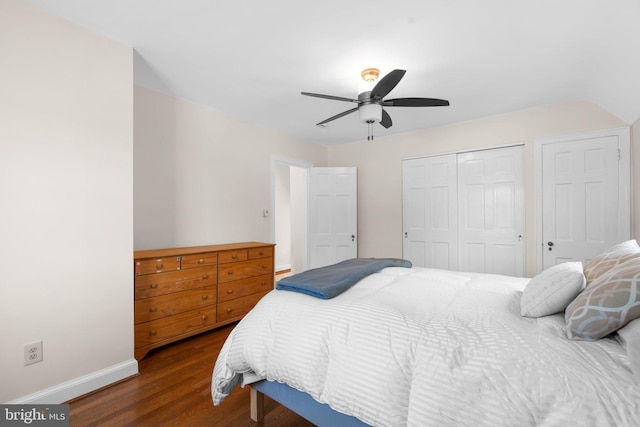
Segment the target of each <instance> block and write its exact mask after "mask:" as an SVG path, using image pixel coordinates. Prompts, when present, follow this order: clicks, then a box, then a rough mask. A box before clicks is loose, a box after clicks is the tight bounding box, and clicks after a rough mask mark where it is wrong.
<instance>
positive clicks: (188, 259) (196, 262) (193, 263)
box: [182, 252, 218, 269]
mask: <svg viewBox="0 0 640 427" xmlns="http://www.w3.org/2000/svg"><path fill="white" fill-rule="evenodd" d="M216 264H218V253H217V252H208V253H204V254H194V255H185V256H183V257H182V268H183V269H185V268H194V267H204V266H205V265H216Z"/></svg>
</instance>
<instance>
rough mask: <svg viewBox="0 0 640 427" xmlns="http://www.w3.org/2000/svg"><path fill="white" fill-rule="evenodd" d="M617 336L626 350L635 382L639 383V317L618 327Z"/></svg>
mask: <svg viewBox="0 0 640 427" xmlns="http://www.w3.org/2000/svg"><path fill="white" fill-rule="evenodd" d="M618 336H619V337H620V341H621V342H622V345H623V346H624V348H625V349H626V350H627V356H629V362H631V371H633V374H634V375H635V377H636V382H637V383H638V384H640V319H635V320H632V321H631V322H629V323H627V324H626V325H625V326H624V327H622V328H620V329H618Z"/></svg>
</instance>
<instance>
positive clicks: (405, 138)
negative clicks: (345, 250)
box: [329, 102, 627, 275]
mask: <svg viewBox="0 0 640 427" xmlns="http://www.w3.org/2000/svg"><path fill="white" fill-rule="evenodd" d="M425 114H428V111H425ZM398 120H399V118H398ZM625 125H627V124H626V123H624V122H623V121H621V120H620V119H618V118H617V117H615V116H613V115H611V114H610V113H608V112H606V111H605V110H603V109H601V108H600V107H598V106H596V105H594V104H591V103H588V102H571V103H563V104H554V105H546V106H541V107H537V108H531V109H527V110H522V111H515V112H512V113H508V114H502V115H497V116H491V117H486V118H482V119H478V120H472V121H467V122H461V123H454V124H451V125H447V126H439V127H434V128H429V129H423V130H419V131H415V132H410V133H405V134H400V135H393V136H389V137H385V138H379V139H378V138H376V139H375V140H374V141H362V142H357V143H353V144H347V145H342V146H332V147H329V164H330V165H331V166H356V167H358V236H359V247H358V251H359V252H358V254H359V256H361V257H383V256H392V257H400V256H402V180H401V161H402V159H403V158H407V157H412V156H421V155H428V154H437V153H447V152H455V151H464V150H469V149H475V148H482V147H492V146H499V145H504V144H511V143H516V142H523V143H524V144H525V157H526V162H525V188H526V194H525V197H526V212H525V216H526V239H527V241H526V260H527V274H528V275H532V274H533V272H534V270H535V252H534V249H535V248H534V241H535V235H534V217H535V211H534V205H533V200H534V197H533V140H534V139H536V138H540V137H545V136H554V135H564V134H572V133H578V132H585V131H588V130H594V129H607V128H615V127H620V126H625ZM363 132H364V127H363Z"/></svg>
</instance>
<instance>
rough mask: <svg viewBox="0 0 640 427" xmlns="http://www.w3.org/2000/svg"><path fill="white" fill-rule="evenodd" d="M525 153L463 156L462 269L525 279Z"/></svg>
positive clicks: (489, 152)
mask: <svg viewBox="0 0 640 427" xmlns="http://www.w3.org/2000/svg"><path fill="white" fill-rule="evenodd" d="M523 153H524V148H523V146H514V147H506V148H498V149H492V150H482V151H473V152H468V153H461V154H458V212H459V220H458V230H459V269H460V270H461V271H473V272H478V273H491V274H505V275H509V276H520V277H521V276H524V238H523V236H524V154H523Z"/></svg>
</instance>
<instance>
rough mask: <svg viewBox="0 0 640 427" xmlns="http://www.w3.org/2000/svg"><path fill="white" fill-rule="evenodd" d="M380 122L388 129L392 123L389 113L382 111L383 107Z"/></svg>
mask: <svg viewBox="0 0 640 427" xmlns="http://www.w3.org/2000/svg"><path fill="white" fill-rule="evenodd" d="M380 124H381V125H382V126H384V127H385V128H387V129H389V128H390V127H391V125H392V124H393V122H392V121H391V116H390V115H389V113H387V112H386V111H384V109H383V110H382V120H381V121H380Z"/></svg>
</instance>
